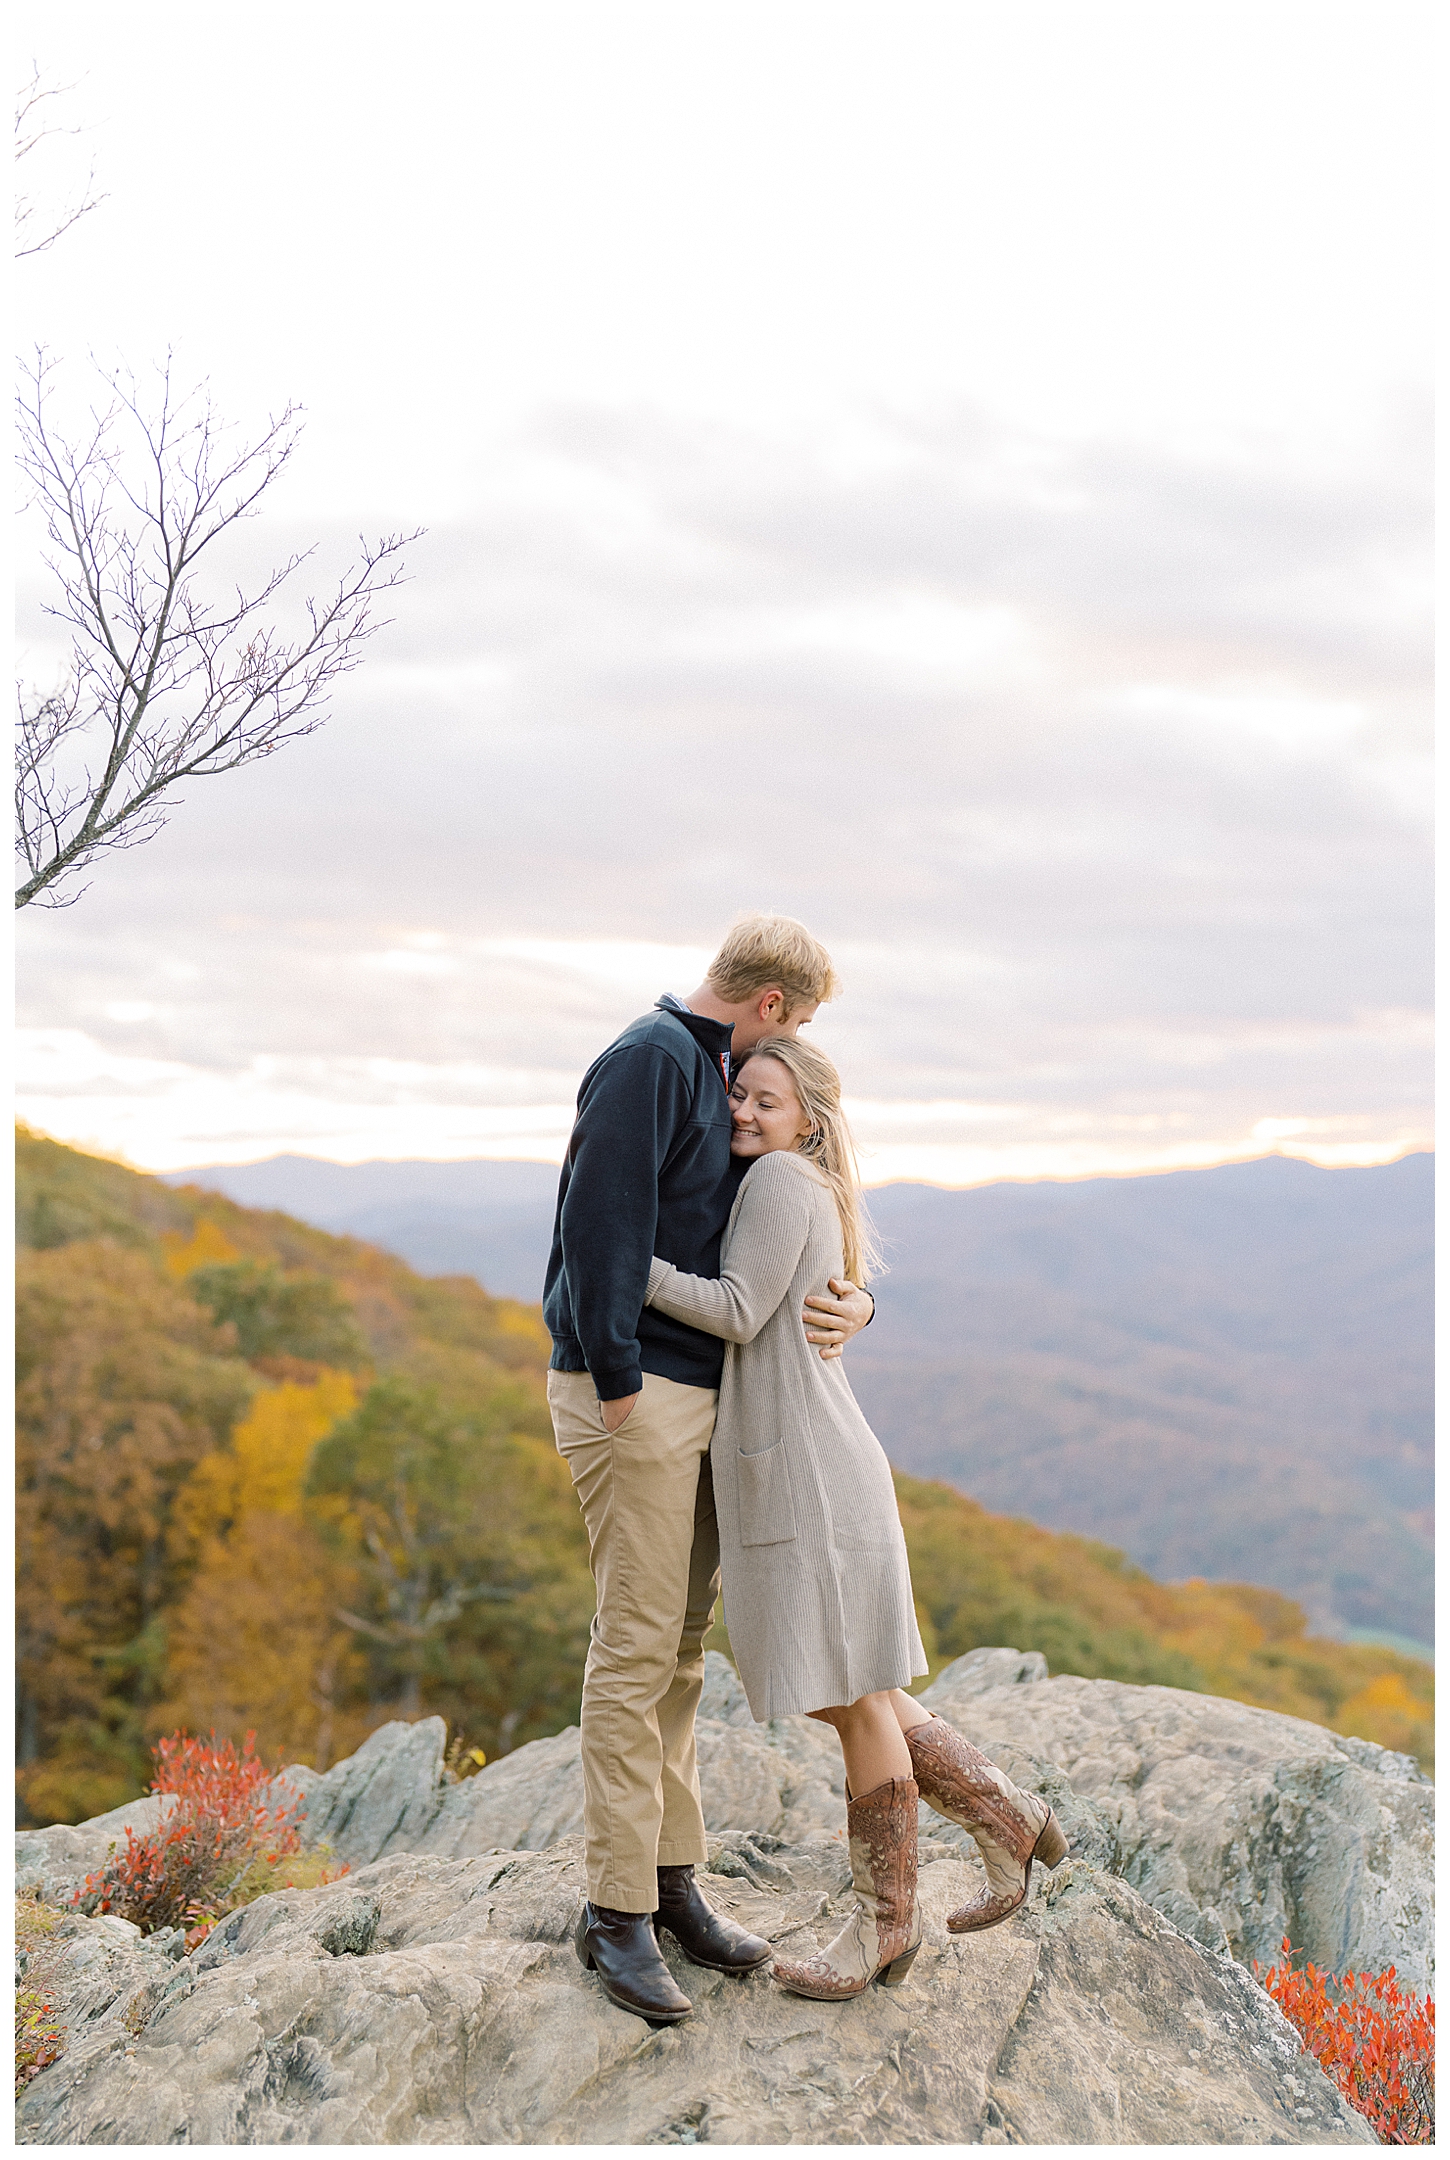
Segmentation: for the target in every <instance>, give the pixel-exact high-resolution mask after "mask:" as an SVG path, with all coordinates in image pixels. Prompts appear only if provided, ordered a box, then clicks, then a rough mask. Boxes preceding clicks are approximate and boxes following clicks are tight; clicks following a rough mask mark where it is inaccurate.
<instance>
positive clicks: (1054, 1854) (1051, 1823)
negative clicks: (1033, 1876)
mask: <svg viewBox="0 0 1450 2160" xmlns="http://www.w3.org/2000/svg"><path fill="white" fill-rule="evenodd" d="M1067 1852H1068V1846H1067V1839H1066V1838H1065V1837H1064V1836H1063V1834H1062V1824H1061V1823H1060V1822H1059V1821H1058V1819H1057V1817H1056V1816H1055V1815H1054V1814H1053V1812H1052V1810H1051V1808H1049V1809H1048V1811H1047V1821H1046V1822H1045V1823H1044V1824H1043V1826H1042V1832H1041V1835H1040V1836H1039V1838H1038V1840H1037V1843H1036V1844H1035V1845H1034V1846H1033V1848H1032V1857H1033V1859H1034V1860H1040V1861H1041V1862H1042V1865H1043V1866H1044V1867H1045V1868H1054V1867H1057V1866H1058V1865H1059V1863H1060V1862H1061V1861H1063V1860H1065V1859H1066V1858H1067Z"/></svg>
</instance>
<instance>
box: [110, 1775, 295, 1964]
mask: <svg viewBox="0 0 1450 2160" xmlns="http://www.w3.org/2000/svg"><path fill="white" fill-rule="evenodd" d="M152 1753H153V1755H154V1758H155V1762H156V1775H155V1777H153V1779H152V1780H151V1790H152V1792H154V1793H166V1794H170V1795H172V1796H173V1805H172V1807H171V1809H170V1811H169V1812H168V1814H167V1815H166V1817H165V1819H164V1820H163V1821H162V1822H161V1824H160V1825H159V1826H158V1827H157V1828H156V1829H155V1830H151V1831H148V1832H147V1833H146V1835H145V1836H144V1837H137V1835H136V1833H135V1831H134V1830H130V1829H128V1830H127V1832H126V1843H125V1845H124V1847H122V1848H120V1849H118V1850H116V1851H114V1852H112V1853H111V1855H110V1857H109V1858H108V1859H107V1861H106V1863H105V1866H104V1867H102V1868H100V1869H99V1870H98V1871H97V1872H96V1873H95V1874H94V1875H88V1876H87V1877H86V1880H85V1884H84V1886H83V1887H82V1888H81V1889H80V1890H78V1891H77V1892H76V1895H75V1899H74V1903H76V1904H77V1905H79V1906H80V1907H81V1909H82V1911H83V1912H88V1913H98V1912H102V1913H118V1914H119V1915H120V1917H121V1918H122V1919H123V1920H134V1921H135V1923H136V1925H137V1926H138V1927H139V1928H140V1929H141V1931H142V1933H143V1934H147V1935H149V1934H150V1933H151V1932H152V1931H153V1929H156V1928H163V1927H176V1926H178V1925H182V1924H186V1923H190V1922H193V1921H195V1920H196V1919H197V1918H198V1917H199V1916H201V1915H202V1914H203V1913H204V1914H205V1915H206V1916H207V1918H208V1920H211V1919H214V1918H216V1917H218V1916H219V1915H220V1914H221V1913H222V1912H225V1911H226V1910H227V1909H228V1906H229V1904H230V1901H231V1899H232V1895H233V1893H234V1892H235V1890H236V1889H237V1886H238V1885H239V1884H240V1883H241V1881H242V1879H243V1877H244V1876H246V1875H247V1874H248V1873H249V1872H250V1871H253V1870H254V1869H255V1868H256V1867H257V1865H258V1863H261V1864H262V1865H263V1866H264V1867H266V1868H268V1869H270V1868H273V1867H275V1866H276V1864H277V1862H278V1861H280V1860H282V1859H283V1858H285V1856H286V1855H288V1854H290V1853H295V1852H296V1851H297V1848H298V1845H299V1844H300V1842H301V1839H300V1834H299V1830H298V1823H297V1807H296V1802H295V1801H294V1800H290V1799H288V1800H284V1801H283V1802H282V1803H281V1805H279V1806H278V1805H271V1804H269V1802H270V1788H271V1784H272V1778H273V1775H274V1773H273V1772H272V1771H270V1770H268V1769H267V1767H266V1765H265V1764H264V1763H261V1762H259V1761H258V1760H257V1754H256V1734H255V1733H248V1734H247V1737H246V1741H245V1744H244V1745H243V1748H242V1752H241V1754H240V1755H238V1753H237V1751H236V1749H235V1747H234V1746H233V1745H232V1743H231V1741H230V1740H223V1741H218V1739H217V1737H216V1734H215V1733H213V1734H212V1736H211V1738H210V1740H198V1739H195V1738H193V1737H192V1735H191V1734H189V1733H184V1732H177V1733H172V1734H171V1735H170V1737H169V1738H168V1739H165V1740H158V1742H157V1743H156V1746H155V1748H154V1749H153V1750H152Z"/></svg>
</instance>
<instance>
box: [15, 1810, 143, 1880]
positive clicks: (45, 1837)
mask: <svg viewBox="0 0 1450 2160" xmlns="http://www.w3.org/2000/svg"><path fill="white" fill-rule="evenodd" d="M168 1805H169V1803H168V1802H167V1801H166V1800H165V1799H158V1798H153V1797H152V1796H151V1795H150V1794H146V1795H145V1796H144V1797H143V1798H141V1799H140V1800H128V1801H127V1802H126V1804H125V1806H124V1807H118V1808H112V1809H111V1811H110V1813H109V1814H106V1815H93V1816H92V1817H91V1819H90V1821H89V1822H83V1823H52V1824H51V1826H50V1828H49V1829H47V1830H21V1831H19V1832H18V1833H17V1835H16V1839H15V1887H16V1889H17V1890H21V1891H25V1892H28V1893H29V1894H30V1895H32V1896H36V1897H44V1898H53V1899H60V1900H64V1899H66V1898H68V1897H69V1896H70V1894H71V1892H72V1891H73V1890H76V1889H79V1887H80V1885H81V1883H83V1882H84V1880H85V1878H86V1877H87V1875H89V1874H91V1873H92V1871H93V1870H94V1869H96V1868H98V1867H99V1866H100V1864H101V1862H102V1861H103V1860H104V1859H105V1857H106V1855H107V1853H108V1852H110V1850H111V1848H112V1847H113V1846H115V1845H124V1844H125V1842H126V1831H127V1829H128V1827H129V1828H130V1829H132V1830H134V1831H135V1833H136V1835H137V1837H145V1836H146V1834H147V1832H148V1831H151V1830H154V1829H155V1828H156V1825H157V1824H158V1823H159V1822H160V1821H161V1819H162V1817H163V1815H164V1814H165V1813H166V1810H167V1807H168Z"/></svg>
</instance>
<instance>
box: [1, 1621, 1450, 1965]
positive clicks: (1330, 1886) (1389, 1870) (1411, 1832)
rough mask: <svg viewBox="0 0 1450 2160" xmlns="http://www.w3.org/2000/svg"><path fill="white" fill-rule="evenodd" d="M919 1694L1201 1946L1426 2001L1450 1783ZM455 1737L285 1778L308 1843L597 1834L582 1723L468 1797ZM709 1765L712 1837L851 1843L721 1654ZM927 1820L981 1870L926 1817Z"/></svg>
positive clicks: (985, 1659) (955, 1673) (1143, 1706)
mask: <svg viewBox="0 0 1450 2160" xmlns="http://www.w3.org/2000/svg"><path fill="white" fill-rule="evenodd" d="M922 1700H923V1701H924V1702H926V1703H927V1704H928V1705H929V1706H930V1707H931V1708H932V1709H934V1710H936V1711H938V1712H939V1713H940V1714H941V1715H942V1716H944V1717H947V1718H950V1719H951V1721H952V1722H953V1724H955V1725H957V1726H958V1727H959V1728H960V1729H961V1730H962V1731H963V1732H965V1733H966V1734H967V1735H968V1736H969V1737H970V1738H972V1739H973V1740H975V1741H976V1742H977V1743H978V1745H979V1746H981V1747H983V1748H985V1749H986V1751H987V1752H988V1753H989V1754H990V1755H992V1756H993V1758H994V1759H995V1760H998V1761H1000V1762H1001V1763H1002V1765H1003V1767H1004V1768H1005V1769H1007V1770H1008V1772H1009V1773H1010V1775H1011V1776H1012V1777H1013V1778H1015V1779H1016V1780H1017V1782H1018V1783H1019V1784H1021V1785H1023V1786H1026V1787H1030V1788H1031V1789H1032V1790H1034V1791H1038V1792H1042V1793H1044V1794H1045V1795H1046V1796H1047V1797H1048V1798H1049V1799H1050V1800H1051V1801H1052V1803H1053V1805H1054V1807H1055V1808H1056V1810H1057V1813H1058V1816H1059V1818H1060V1819H1061V1821H1062V1824H1063V1827H1064V1829H1065V1831H1066V1832H1067V1836H1068V1839H1069V1842H1070V1843H1071V1845H1072V1848H1073V1850H1074V1852H1075V1853H1077V1854H1078V1855H1079V1856H1080V1857H1083V1858H1085V1859H1088V1860H1090V1861H1092V1862H1093V1863H1094V1864H1095V1865H1097V1866H1099V1867H1102V1868H1105V1869H1106V1870H1108V1872H1110V1873H1113V1874H1118V1875H1121V1876H1122V1877H1123V1879H1124V1880H1125V1881H1127V1882H1130V1883H1131V1884H1132V1885H1133V1886H1134V1888H1135V1889H1137V1890H1139V1891H1141V1892H1142V1894H1143V1896H1144V1897H1145V1898H1147V1900H1148V1902H1149V1903H1150V1904H1151V1905H1153V1906H1154V1907H1155V1908H1156V1910H1158V1911H1159V1912H1161V1913H1162V1914H1163V1915H1164V1916H1165V1918H1167V1919H1170V1920H1172V1921H1173V1922H1174V1924H1175V1926H1177V1927H1179V1928H1180V1929H1182V1930H1183V1931H1184V1932H1185V1933H1187V1934H1190V1935H1192V1936H1193V1937H1194V1938H1195V1940H1197V1941H1199V1942H1201V1943H1202V1944H1203V1945H1204V1946H1205V1947H1206V1948H1210V1949H1218V1950H1227V1951H1229V1952H1230V1953H1231V1954H1232V1955H1233V1956H1234V1957H1235V1958H1237V1959H1238V1960H1239V1961H1240V1962H1241V1963H1249V1962H1251V1961H1252V1960H1253V1959H1255V1958H1257V1959H1258V1960H1259V1962H1260V1963H1261V1964H1272V1963H1273V1962H1275V1961H1276V1960H1277V1958H1278V1956H1279V1946H1280V1943H1281V1942H1282V1940H1283V1938H1284V1936H1285V1935H1288V1937H1289V1938H1290V1940H1291V1941H1292V1942H1293V1943H1294V1945H1295V1947H1296V1948H1297V1949H1301V1950H1303V1951H1304V1952H1305V1953H1306V1954H1307V1955H1308V1956H1310V1957H1312V1958H1313V1959H1314V1961H1315V1962H1316V1964H1320V1965H1324V1966H1327V1967H1329V1968H1331V1969H1332V1970H1335V1971H1342V1970H1343V1969H1344V1968H1345V1967H1346V1966H1349V1965H1353V1966H1355V1967H1356V1968H1360V1967H1365V1966H1368V1967H1370V1968H1371V1969H1373V1970H1375V1971H1382V1970H1383V1969H1384V1968H1385V1967H1386V1966H1388V1965H1395V1966H1397V1968H1398V1970H1399V1972H1400V1975H1401V1977H1402V1980H1403V1981H1405V1982H1406V1983H1407V1984H1408V1985H1410V1986H1412V1987H1415V1988H1417V1989H1422V1990H1423V1989H1424V1988H1426V1987H1427V1986H1428V1985H1429V1982H1430V1976H1431V1972H1432V1960H1433V1930H1432V1921H1433V1903H1432V1898H1433V1889H1432V1881H1433V1878H1432V1865H1433V1831H1434V1787H1433V1785H1432V1784H1431V1783H1430V1781H1429V1780H1428V1779H1427V1778H1426V1777H1425V1775H1424V1773H1423V1772H1422V1771H1420V1770H1419V1769H1418V1768H1417V1767H1416V1765H1415V1764H1414V1763H1413V1762H1412V1761H1411V1759H1410V1758H1409V1757H1408V1756H1406V1755H1395V1754H1391V1753H1389V1752H1388V1751H1387V1750H1386V1749H1384V1748H1378V1747H1375V1746H1373V1745H1372V1744H1371V1743H1370V1742H1368V1741H1365V1740H1345V1739H1341V1738H1340V1737H1339V1735H1338V1734H1336V1733H1331V1732H1327V1731H1325V1730H1324V1728H1323V1727H1322V1726H1318V1725H1310V1724H1307V1723H1305V1722H1304V1720H1303V1719H1301V1718H1290V1717H1282V1716H1280V1715H1279V1714H1278V1713H1277V1712H1275V1711H1272V1710H1255V1709H1252V1708H1250V1707H1249V1706H1248V1705H1247V1704H1245V1703H1236V1702H1226V1701H1223V1700H1222V1699H1220V1698H1219V1697H1217V1696H1212V1695H1193V1694H1189V1693H1186V1692H1185V1691H1184V1690H1182V1689H1179V1688H1161V1687H1152V1688H1143V1687H1130V1686H1128V1685H1126V1684H1124V1683H1121V1682H1118V1681H1112V1680H1076V1679H1068V1678H1060V1679H1056V1680H1049V1679H1048V1677H1047V1667H1046V1664H1045V1662H1044V1660H1043V1659H1042V1658H1041V1657H1040V1656H1038V1655H1037V1654H1036V1653H1035V1652H1022V1651H1017V1650H974V1651H972V1652H970V1653H969V1655H968V1656H966V1657H964V1658H959V1659H958V1660H957V1661H956V1663H955V1664H953V1665H950V1666H948V1667H947V1669H946V1671H945V1672H944V1673H943V1674H942V1675H941V1677H940V1678H939V1679H938V1680H937V1681H936V1683H935V1685H934V1686H932V1687H931V1688H929V1689H928V1690H927V1691H926V1692H925V1694H924V1695H923V1697H922ZM445 1740H446V1733H445V1729H444V1726H443V1722H442V1720H441V1719H440V1718H425V1719H424V1720H422V1722H421V1723H419V1724H416V1725H385V1726H383V1727H382V1728H381V1729H380V1730H379V1731H377V1732H375V1733H374V1734H373V1735H372V1737H371V1738H370V1739H369V1740H368V1741H367V1742H366V1743H365V1744H364V1746H363V1747H362V1748H360V1749H359V1751H358V1753H357V1754H356V1755H354V1756H352V1757H351V1758H350V1759H349V1760H348V1761H347V1762H345V1763H339V1764H338V1766H337V1768H336V1769H335V1770H332V1771H329V1773H328V1774H327V1776H326V1777H325V1778H320V1779H319V1778H316V1777H314V1775H313V1773H312V1772H310V1771H292V1772H289V1773H288V1775H289V1776H291V1777H294V1778H296V1779H298V1780H299V1782H301V1783H303V1784H304V1785H306V1787H307V1803H308V1809H309V1813H308V1834H309V1836H311V1837H314V1838H326V1839H327V1840H328V1841H329V1842H330V1843H331V1844H332V1845H333V1846H334V1848H335V1850H336V1851H337V1852H338V1853H339V1854H340V1855H341V1856H342V1857H343V1858H345V1859H348V1860H351V1861H354V1862H367V1861H372V1860H377V1859H381V1858H383V1857H384V1856H385V1855H387V1854H389V1853H395V1852H426V1853H437V1854H440V1855H446V1856H448V1857H450V1858H454V1859H466V1858H467V1857H469V1856H470V1855H472V1854H474V1853H481V1852H489V1851H493V1850H497V1849H504V1850H510V1851H520V1850H521V1851H542V1850H543V1848H544V1847H546V1846H548V1845H552V1844H553V1843H555V1842H556V1840H558V1839H559V1838H563V1837H569V1836H572V1835H574V1834H575V1833H576V1832H578V1831H579V1830H581V1829H582V1827H583V1820H584V1787H583V1778H582V1773H581V1771H580V1766H579V1735H578V1732H577V1730H576V1729H574V1728H572V1727H571V1728H570V1729H569V1730H568V1731H566V1732H562V1733H559V1734H557V1735H556V1736H555V1737H554V1738H553V1739H551V1740H536V1741H533V1742H531V1743H530V1745H528V1746H527V1747H522V1748H519V1749H518V1750H517V1751H516V1752H515V1753H514V1754H512V1755H506V1756H504V1757H503V1758H502V1760H500V1761H499V1762H496V1763H491V1764H490V1765H489V1766H488V1767H487V1768H486V1769H485V1770H483V1771H481V1772H480V1773H479V1774H478V1775H477V1776H476V1777H472V1778H468V1779H466V1780H465V1781H464V1782H463V1783H461V1784H457V1785H450V1784H448V1783H447V1782H446V1781H445V1779H444V1775H443V1748H444V1743H445ZM699 1754H700V1791H701V1796H702V1799H703V1801H704V1806H705V1820H706V1824H707V1826H708V1828H709V1829H711V1830H713V1831H719V1832H742V1833H747V1834H749V1833H760V1834H763V1835H764V1836H766V1837H770V1838H779V1839H782V1840H783V1841H784V1842H786V1843H787V1844H792V1845H794V1844H799V1843H801V1842H802V1841H805V1840H809V1839H811V1838H813V1837H816V1836H822V1835H834V1834H835V1833H836V1832H837V1831H838V1830H839V1829H840V1828H841V1827H842V1824H843V1822H844V1809H845V1784H844V1779H843V1775H842V1770H841V1753H840V1748H839V1746H838V1744H837V1741H836V1738H835V1735H834V1734H833V1733H832V1732H831V1731H830V1730H829V1728H828V1727H826V1726H823V1725H818V1724H815V1723H814V1722H812V1720H811V1719H809V1718H777V1719H775V1720H773V1721H772V1722H771V1723H770V1724H768V1725H756V1724H755V1723H754V1722H753V1721H752V1720H751V1717H750V1711H749V1708H748V1706H747V1704H746V1701H745V1696H744V1692H743V1690H742V1689H741V1687H740V1683H739V1681H738V1679H737V1678H736V1676H735V1674H734V1672H733V1670H732V1669H731V1667H730V1665H729V1664H728V1663H727V1661H726V1660H725V1659H724V1658H722V1657H717V1656H715V1655H713V1654H712V1655H711V1657H710V1658H709V1660H708V1674H707V1680H706V1690H705V1696H704V1699H703V1701H702V1703H701V1709H700V1721H699ZM921 1821H922V1830H923V1833H924V1834H925V1835H928V1836H931V1837H935V1838H937V1839H938V1840H945V1841H946V1842H947V1843H948V1844H950V1845H953V1846H955V1847H956V1848H957V1849H958V1850H959V1851H961V1852H962V1853H963V1855H964V1857H967V1858H969V1859H970V1858H971V1857H972V1854H973V1848H972V1845H971V1841H970V1840H969V1839H968V1838H966V1837H965V1835H964V1834H963V1833H961V1832H960V1831H958V1830H956V1829H955V1827H954V1826H953V1825H950V1824H947V1823H944V1822H943V1821H942V1820H941V1818H940V1817H939V1816H937V1815H935V1814H933V1813H932V1811H931V1810H930V1809H929V1808H926V1807H923V1810H922V1818H921ZM57 1834H58V1833H56V1832H53V1831H52V1832H45V1833H41V1835H43V1836H46V1837H55V1836H56V1835H57ZM66 1834H67V1835H68V1836H72V1837H74V1836H75V1835H76V1833H74V1832H69V1833H66Z"/></svg>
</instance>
